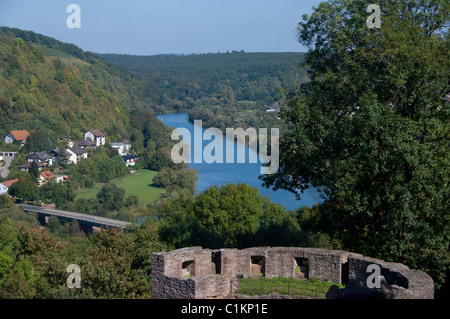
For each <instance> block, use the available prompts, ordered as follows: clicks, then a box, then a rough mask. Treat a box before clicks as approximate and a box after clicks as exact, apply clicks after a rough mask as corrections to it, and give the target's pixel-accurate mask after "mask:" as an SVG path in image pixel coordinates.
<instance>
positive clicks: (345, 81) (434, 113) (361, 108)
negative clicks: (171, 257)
mask: <svg viewBox="0 0 450 319" xmlns="http://www.w3.org/2000/svg"><path fill="white" fill-rule="evenodd" d="M370 3H371V1H363V0H355V1H353V0H352V1H350V0H333V1H329V2H326V3H321V4H320V5H319V6H318V7H317V8H315V9H314V12H313V14H311V15H310V16H307V15H305V16H304V17H303V21H302V22H301V23H300V24H299V27H298V32H299V33H298V34H299V41H300V42H301V43H303V44H305V45H307V46H309V47H310V48H311V49H310V51H309V52H308V54H307V57H306V60H305V66H307V67H308V68H309V70H310V71H309V77H310V81H309V82H308V83H305V84H304V85H302V86H300V87H299V88H298V89H297V90H295V91H291V92H287V93H286V94H285V103H284V104H285V105H284V107H283V109H282V112H281V117H282V118H283V119H284V121H285V122H286V125H287V132H286V134H285V135H284V136H283V139H282V141H281V144H280V170H279V171H278V173H277V174H274V175H266V176H264V177H262V179H263V180H264V182H265V184H266V186H273V187H274V188H275V189H278V188H284V189H288V190H291V191H293V192H296V193H297V194H298V195H299V196H300V197H301V193H302V191H303V190H305V189H307V188H308V187H310V186H313V187H321V188H322V189H323V191H324V195H325V197H326V201H325V203H324V205H323V208H322V209H323V210H324V211H325V213H324V214H323V218H325V220H326V221H328V222H327V223H326V224H327V226H326V227H327V228H328V231H329V232H330V234H332V236H335V237H337V238H338V239H340V240H342V242H343V244H344V246H345V247H346V248H347V249H350V250H352V251H357V252H360V253H363V254H367V255H370V256H373V257H378V258H381V259H385V260H393V261H397V262H402V263H405V264H407V265H409V266H410V267H411V268H418V269H422V270H425V271H427V272H428V273H429V274H430V275H431V276H432V277H433V278H434V279H435V280H436V282H437V283H438V285H439V284H440V283H442V282H443V280H444V276H445V271H446V269H447V268H448V264H449V262H450V254H449V250H448V246H449V240H450V229H449V227H450V226H449V225H450V223H449V221H450V215H449V212H450V209H449V205H448V203H449V202H450V201H449V185H450V184H449V182H450V178H449V172H450V169H449V168H450V167H449V166H450V165H449V164H450V156H449V153H448V152H449V149H448V145H449V136H450V135H449V132H450V130H449V128H450V127H449V107H448V104H447V103H446V102H445V101H443V97H444V96H445V94H446V93H447V92H448V91H449V86H448V79H449V73H448V70H449V66H450V65H449V63H450V60H449V59H448V55H449V43H448V36H449V34H448V29H447V28H446V27H445V26H446V25H448V22H449V21H448V18H449V13H450V6H449V3H448V1H440V0H433V1H422V0H418V1H408V0H402V1H383V3H382V4H381V8H382V16H381V21H382V24H381V28H379V29H377V28H375V29H369V28H368V27H367V25H366V19H367V17H368V16H369V14H368V13H366V8H367V7H368V5H369V4H370ZM318 224H320V223H318ZM322 224H323V223H322ZM319 230H320V229H319Z"/></svg>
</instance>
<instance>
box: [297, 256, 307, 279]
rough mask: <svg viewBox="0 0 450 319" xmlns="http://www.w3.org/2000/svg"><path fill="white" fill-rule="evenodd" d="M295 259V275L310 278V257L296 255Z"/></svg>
mask: <svg viewBox="0 0 450 319" xmlns="http://www.w3.org/2000/svg"><path fill="white" fill-rule="evenodd" d="M294 260H295V269H294V277H295V278H309V259H308V258H303V257H294Z"/></svg>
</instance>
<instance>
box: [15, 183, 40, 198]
mask: <svg viewBox="0 0 450 319" xmlns="http://www.w3.org/2000/svg"><path fill="white" fill-rule="evenodd" d="M8 192H9V194H10V195H12V196H15V197H16V198H19V199H22V200H31V201H32V200H37V199H39V188H38V186H37V185H36V183H34V182H32V181H31V180H29V179H21V180H19V181H18V182H16V183H14V184H13V185H12V186H11V188H10V189H9V190H8Z"/></svg>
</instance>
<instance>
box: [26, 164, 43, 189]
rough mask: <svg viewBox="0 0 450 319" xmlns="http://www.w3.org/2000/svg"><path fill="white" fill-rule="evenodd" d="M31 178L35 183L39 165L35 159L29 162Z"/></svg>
mask: <svg viewBox="0 0 450 319" xmlns="http://www.w3.org/2000/svg"><path fill="white" fill-rule="evenodd" d="M28 173H29V174H30V177H31V180H32V181H33V182H35V183H36V184H37V182H38V178H39V175H40V173H39V165H38V163H36V162H35V161H33V162H31V165H30V168H29V169H28Z"/></svg>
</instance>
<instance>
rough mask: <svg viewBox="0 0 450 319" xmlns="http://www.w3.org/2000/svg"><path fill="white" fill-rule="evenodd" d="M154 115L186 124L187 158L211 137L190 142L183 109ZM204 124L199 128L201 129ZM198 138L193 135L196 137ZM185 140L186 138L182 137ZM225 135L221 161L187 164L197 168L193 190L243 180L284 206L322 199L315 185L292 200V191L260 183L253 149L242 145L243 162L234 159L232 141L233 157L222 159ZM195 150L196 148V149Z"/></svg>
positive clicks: (169, 122) (177, 124) (289, 207)
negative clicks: (269, 187)
mask: <svg viewBox="0 0 450 319" xmlns="http://www.w3.org/2000/svg"><path fill="white" fill-rule="evenodd" d="M158 119H159V120H160V121H162V122H163V123H164V124H166V125H167V126H169V127H173V128H186V129H188V130H189V132H190V134H191V145H192V144H194V147H192V148H191V158H193V153H194V152H195V148H200V147H202V150H203V149H204V148H205V146H206V145H208V144H209V143H210V142H211V141H203V142H202V143H201V144H199V143H197V142H196V143H193V141H194V125H193V124H192V123H190V122H189V117H188V114H187V113H176V114H166V115H159V116H158ZM205 129H206V128H203V129H202V131H203V132H204V131H205ZM195 131H196V132H195V133H197V134H198V133H199V132H200V130H199V129H198V128H197V130H195ZM199 140H201V139H198V135H197V139H196V141H199ZM186 142H189V141H186ZM225 145H226V137H225V132H223V153H224V154H223V156H224V163H212V164H207V163H205V162H202V163H193V162H194V161H193V160H191V164H189V167H190V168H193V169H197V170H198V178H199V180H198V181H197V192H201V191H204V190H206V189H207V188H208V187H210V186H212V185H217V186H221V185H225V184H228V183H247V184H249V185H250V186H254V187H257V188H258V189H259V192H260V194H262V195H264V196H267V197H269V198H270V199H271V200H272V201H273V202H275V203H278V204H282V205H283V206H284V207H285V208H286V209H287V210H293V209H297V208H299V207H301V206H309V207H311V206H312V205H314V204H315V203H320V202H322V199H321V198H320V194H319V193H318V192H317V191H316V190H315V189H309V190H307V191H305V192H304V193H303V194H302V199H301V200H300V201H298V200H296V198H295V195H294V194H293V193H291V192H288V191H285V190H277V191H274V190H272V189H267V188H265V187H263V186H262V181H261V180H259V179H258V176H260V168H261V162H259V158H258V163H254V164H253V163H249V153H248V152H255V151H254V150H251V149H249V148H248V147H245V149H246V163H237V160H236V156H237V151H236V147H237V146H236V145H235V152H234V153H235V161H234V163H225V158H226V147H225ZM197 151H199V149H197Z"/></svg>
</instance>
